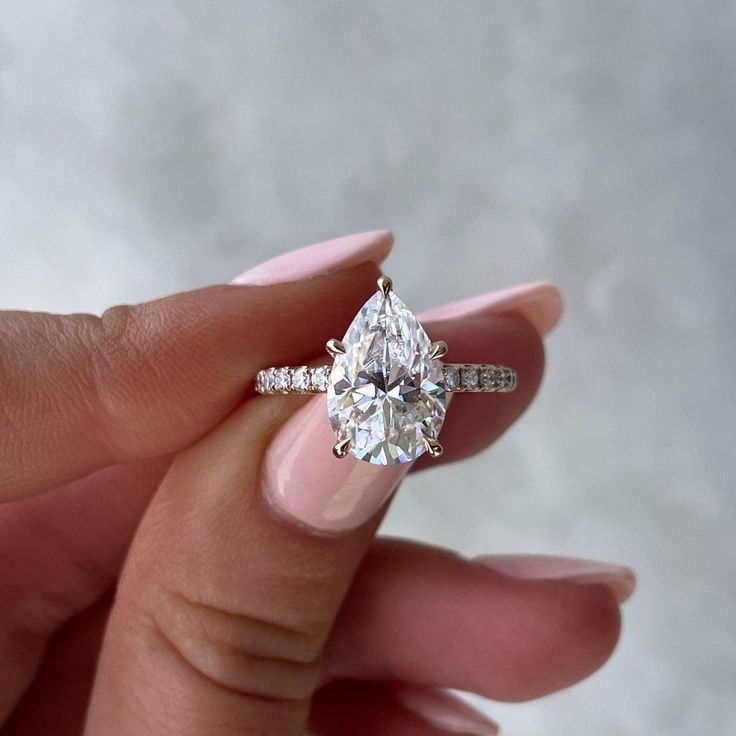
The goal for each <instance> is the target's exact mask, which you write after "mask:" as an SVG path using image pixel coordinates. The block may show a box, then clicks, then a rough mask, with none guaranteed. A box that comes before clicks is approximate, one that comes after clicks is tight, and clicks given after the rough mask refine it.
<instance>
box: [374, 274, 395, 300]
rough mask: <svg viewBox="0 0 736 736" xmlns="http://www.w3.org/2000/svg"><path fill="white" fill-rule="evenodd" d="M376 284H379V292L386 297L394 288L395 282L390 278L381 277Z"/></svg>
mask: <svg viewBox="0 0 736 736" xmlns="http://www.w3.org/2000/svg"><path fill="white" fill-rule="evenodd" d="M376 283H377V284H378V291H380V292H381V294H383V295H384V296H388V295H389V294H390V293H391V289H393V286H394V284H393V281H391V279H390V278H389V277H388V276H379V277H378V281H377V282H376Z"/></svg>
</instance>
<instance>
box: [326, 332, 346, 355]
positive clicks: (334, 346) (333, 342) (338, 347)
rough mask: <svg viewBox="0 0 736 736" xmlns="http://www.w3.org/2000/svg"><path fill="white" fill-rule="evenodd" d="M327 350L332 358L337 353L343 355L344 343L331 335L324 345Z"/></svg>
mask: <svg viewBox="0 0 736 736" xmlns="http://www.w3.org/2000/svg"><path fill="white" fill-rule="evenodd" d="M325 347H326V348H327V352H328V353H329V354H330V355H331V356H332V357H333V358H334V357H335V356H337V355H345V351H346V348H345V345H344V343H343V342H342V341H341V340H338V339H337V338H335V337H331V338H330V339H329V340H328V341H327V344H326V345H325Z"/></svg>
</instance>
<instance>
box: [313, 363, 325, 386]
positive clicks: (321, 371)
mask: <svg viewBox="0 0 736 736" xmlns="http://www.w3.org/2000/svg"><path fill="white" fill-rule="evenodd" d="M312 388H313V389H314V390H315V391H324V390H325V389H326V388H327V373H326V371H325V367H324V366H323V365H321V366H319V367H317V368H312Z"/></svg>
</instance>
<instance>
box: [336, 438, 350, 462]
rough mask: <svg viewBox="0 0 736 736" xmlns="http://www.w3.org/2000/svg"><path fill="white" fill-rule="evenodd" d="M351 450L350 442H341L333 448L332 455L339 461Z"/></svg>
mask: <svg viewBox="0 0 736 736" xmlns="http://www.w3.org/2000/svg"><path fill="white" fill-rule="evenodd" d="M349 450H350V440H349V439H347V440H340V441H339V442H338V443H337V444H336V445H335V446H334V447H333V448H332V454H333V455H334V456H335V457H336V458H337V459H338V460H342V459H343V458H344V457H345V456H346V455H347V454H348V452H349Z"/></svg>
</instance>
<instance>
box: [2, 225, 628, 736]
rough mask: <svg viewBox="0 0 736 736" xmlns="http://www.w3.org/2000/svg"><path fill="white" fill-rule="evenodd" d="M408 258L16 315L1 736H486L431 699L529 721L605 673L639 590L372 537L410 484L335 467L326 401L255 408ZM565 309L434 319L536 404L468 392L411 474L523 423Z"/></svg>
mask: <svg viewBox="0 0 736 736" xmlns="http://www.w3.org/2000/svg"><path fill="white" fill-rule="evenodd" d="M390 246H391V238H390V236H389V235H388V234H386V233H372V234H368V235H364V236H354V237H353V238H348V239H344V240H343V241H340V242H332V243H327V244H322V245H319V246H314V247H313V248H312V249H311V250H309V251H307V252H304V251H302V252H299V253H296V254H290V255H289V256H286V257H283V258H281V259H276V260H275V261H273V262H270V263H269V264H266V265H264V266H262V267H260V268H259V269H256V270H255V271H252V272H251V273H250V274H246V275H245V276H244V277H243V278H242V279H240V281H241V283H240V284H238V285H230V286H216V287H211V288H207V289H202V290H199V291H194V292H189V293H184V294H177V295H174V296H171V297H167V298H164V299H160V300H157V301H154V302H151V303H148V304H142V305H138V306H134V307H115V308H113V309H111V310H109V311H108V312H106V313H105V314H104V315H103V316H102V317H101V318H98V317H94V316H91V315H72V316H59V315H49V314H30V313H20V312H17V313H4V314H3V315H2V317H1V318H0V378H1V385H2V399H1V402H2V403H1V404H0V409H1V411H0V467H1V468H2V474H1V477H0V501H2V502H3V504H2V506H0V600H1V601H2V608H1V609H0V642H1V644H0V646H1V647H2V650H1V651H2V656H1V657H0V719H2V720H4V722H5V726H4V729H3V731H2V733H3V734H4V735H6V736H7V735H8V734H36V733H38V734H41V733H43V734H44V735H45V736H61V735H66V734H79V733H81V732H82V731H83V732H84V733H85V734H95V735H97V734H115V735H116V736H127V735H129V734H130V735H131V736H132V735H135V736H140V734H156V735H158V734H167V735H168V734H172V735H173V734H177V735H178V736H179V735H182V734H192V735H194V734H197V735H198V736H202V735H212V736H219V735H220V734H244V733H248V734H279V735H280V736H285V735H287V734H288V735H291V734H294V735H297V734H302V733H304V730H305V728H306V724H307V723H308V722H309V724H310V726H309V728H310V733H314V734H319V735H320V736H337V735H338V734H351V736H379V735H380V736H414V735H415V734H420V733H421V734H447V733H469V734H485V733H493V732H494V730H495V727H494V726H493V724H491V723H490V722H489V721H487V720H486V719H484V718H483V717H482V716H481V715H480V714H478V713H476V712H475V711H473V710H471V709H470V708H468V707H467V706H465V705H464V704H462V703H461V702H460V701H458V700H457V699H455V698H454V697H453V696H451V695H449V694H447V693H444V692H443V691H442V690H438V689H436V688H444V687H447V688H457V689H461V690H467V691H472V692H475V693H480V694H482V695H485V696H488V697H491V698H497V699H501V700H514V701H515V700H524V699H527V698H535V697H539V696H541V695H543V694H545V693H549V692H552V691H555V690H558V689H560V688H563V687H566V686H568V685H570V684H572V683H574V682H576V681H578V680H580V679H581V678H584V677H585V676H587V675H588V674H590V673H591V672H593V671H594V670H595V669H596V668H598V667H599V666H600V665H601V664H602V663H603V662H604V661H605V660H606V658H607V657H608V656H609V654H610V652H611V651H612V649H613V647H614V645H615V642H616V640H617V637H618V632H619V608H618V606H619V603H620V602H621V601H622V600H623V599H624V598H625V597H626V596H627V595H628V594H630V592H631V590H632V589H633V577H632V575H631V572H630V571H628V570H627V569H625V568H619V567H615V566H607V565H600V564H597V563H589V562H584V561H580V560H562V559H555V558H535V557H525V556H520V557H512V556H504V557H483V558H478V559H475V560H468V559H463V558H461V557H459V556H457V555H455V554H453V553H452V552H449V551H446V550H441V549H437V548H433V547H428V546H425V545H422V544H416V543H411V542H407V541H399V540H390V539H375V538H374V534H375V531H376V528H377V526H378V524H379V522H380V517H381V515H382V512H381V509H382V508H383V507H384V506H385V501H386V500H387V498H388V497H389V496H390V495H391V493H392V491H393V490H394V487H395V485H396V484H397V483H398V482H399V480H400V478H399V476H398V475H397V474H396V472H394V469H387V468H376V467H375V466H371V465H369V464H368V463H361V462H359V461H356V460H354V459H353V458H352V457H348V458H346V459H345V460H342V461H339V462H338V461H336V460H334V458H333V457H332V455H331V453H330V447H331V444H333V442H334V436H333V435H332V434H331V431H330V428H329V425H328V423H327V421H326V419H325V411H324V403H323V402H324V398H323V397H316V398H311V399H308V398H304V397H299V396H291V397H279V398H272V397H258V396H256V395H255V394H254V392H253V389H252V381H253V377H254V375H255V373H256V372H257V371H258V370H259V369H260V368H262V367H264V366H267V365H271V364H290V363H291V364H293V363H296V364H300V363H304V362H306V361H309V360H310V359H312V358H315V357H316V356H318V355H321V354H322V352H323V345H324V342H325V339H326V338H327V337H330V336H333V335H340V334H342V332H343V331H344V329H345V327H346V325H347V323H348V322H349V321H350V319H351V318H352V316H353V315H354V314H355V312H356V311H357V309H358V308H359V307H360V305H361V304H362V302H363V301H364V300H365V298H366V296H367V295H368V294H370V292H371V291H372V290H373V288H374V284H375V279H376V276H377V274H378V264H379V263H380V262H381V260H382V259H383V258H384V257H385V256H386V254H387V252H388V250H389V249H390ZM307 276H309V277H310V278H307ZM559 311H560V308H559V298H558V296H557V294H556V292H555V290H554V289H553V288H552V287H549V286H544V285H541V286H534V287H527V288H525V289H521V290H517V291H513V292H506V293H501V294H500V295H494V296H491V297H489V296H486V297H481V298H478V299H476V300H474V301H471V302H467V303H464V304H461V305H460V306H458V305H454V306H452V307H446V308H441V309H439V310H435V311H434V312H433V313H430V314H428V315H426V317H423V323H424V325H425V327H426V328H427V330H428V332H429V334H430V336H432V337H435V338H439V337H441V338H442V339H445V340H447V341H448V342H449V343H450V345H451V346H452V350H453V359H456V360H469V361H476V360H477V361H482V360H484V359H487V358H488V355H489V351H488V346H493V352H492V355H493V360H494V361H498V362H500V363H507V364H509V365H513V366H515V367H516V368H517V369H518V373H519V389H518V390H517V391H516V392H514V393H511V394H506V395H503V394H490V395H483V394H475V395H473V396H472V397H468V396H462V395H458V396H456V397H455V398H454V400H453V402H452V407H451V410H450V411H449V412H448V418H447V422H446V424H445V428H444V430H443V434H442V441H443V445H444V447H445V453H444V455H443V456H442V458H441V459H440V460H425V458H422V459H421V460H420V461H418V462H417V463H416V465H415V467H414V468H412V471H413V472H417V471H421V470H423V469H426V468H429V467H431V466H434V465H436V464H437V463H438V462H442V463H445V462H453V461H456V460H458V459H460V458H462V457H464V456H467V455H470V454H473V453H475V452H478V451H479V450H481V449H483V448H484V447H486V446H487V445H488V444H490V443H491V442H492V441H493V440H495V439H496V438H497V437H498V436H499V435H500V434H501V433H502V432H503V431H504V430H505V429H506V428H507V427H508V426H509V425H510V424H511V423H512V422H513V421H514V420H515V419H516V418H517V417H518V416H519V415H520V414H521V413H522V412H523V411H524V409H525V408H526V406H527V405H528V404H529V402H530V401H531V399H532V397H533V395H534V393H535V391H536V389H537V386H538V383H539V381H540V377H541V375H542V368H543V349H542V342H541V339H540V337H541V335H542V334H543V333H544V332H546V331H547V330H548V329H549V328H550V327H551V326H552V325H553V324H554V322H555V321H556V320H557V317H558V316H559ZM448 492H451V493H453V494H454V495H455V496H456V497H457V499H458V501H459V502H462V489H460V488H458V489H450V490H449V491H448ZM315 693H316V694H315ZM85 720H86V725H83V724H84V723H85ZM430 724H431V725H430Z"/></svg>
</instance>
